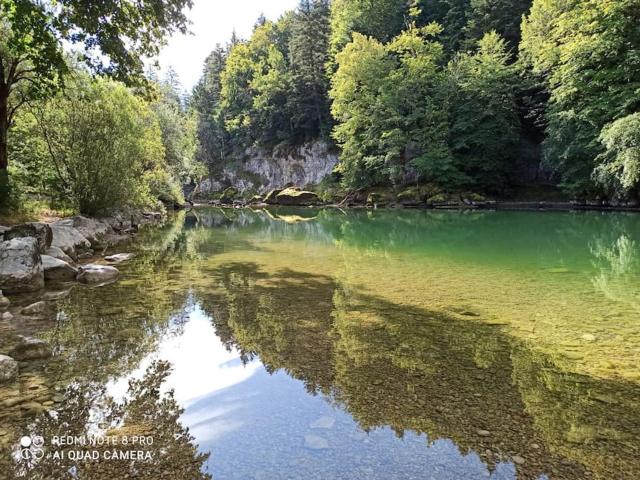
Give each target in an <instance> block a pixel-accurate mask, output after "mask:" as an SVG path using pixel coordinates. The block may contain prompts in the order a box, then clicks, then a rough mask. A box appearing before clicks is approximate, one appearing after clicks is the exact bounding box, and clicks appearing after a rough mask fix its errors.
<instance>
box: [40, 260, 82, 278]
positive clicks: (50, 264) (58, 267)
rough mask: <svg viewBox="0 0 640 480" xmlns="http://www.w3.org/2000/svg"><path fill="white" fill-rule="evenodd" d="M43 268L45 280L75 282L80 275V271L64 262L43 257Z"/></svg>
mask: <svg viewBox="0 0 640 480" xmlns="http://www.w3.org/2000/svg"><path fill="white" fill-rule="evenodd" d="M41 258H42V267H43V268H44V279H45V280H53V281H67V280H73V279H75V278H76V275H77V274H78V269H77V268H75V267H74V266H72V265H69V264H68V263H67V262H65V261H64V260H59V259H57V258H53V257H50V256H49V255H42V257H41Z"/></svg>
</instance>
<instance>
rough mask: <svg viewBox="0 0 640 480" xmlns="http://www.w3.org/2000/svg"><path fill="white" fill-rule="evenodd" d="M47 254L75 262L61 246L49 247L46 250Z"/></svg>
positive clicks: (68, 261)
mask: <svg viewBox="0 0 640 480" xmlns="http://www.w3.org/2000/svg"><path fill="white" fill-rule="evenodd" d="M44 254H45V255H49V256H50V257H53V258H57V259H58V260H62V261H64V262H67V263H73V259H72V258H71V257H70V256H69V255H67V254H66V253H64V252H63V251H62V250H61V249H60V247H49V248H47V251H46V252H44Z"/></svg>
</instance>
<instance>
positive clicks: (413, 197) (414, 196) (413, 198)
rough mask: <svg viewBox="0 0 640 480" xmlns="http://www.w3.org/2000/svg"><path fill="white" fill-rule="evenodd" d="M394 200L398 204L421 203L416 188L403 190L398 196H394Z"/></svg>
mask: <svg viewBox="0 0 640 480" xmlns="http://www.w3.org/2000/svg"><path fill="white" fill-rule="evenodd" d="M396 199H397V200H398V201H399V202H420V201H422V198H421V192H420V189H419V188H418V187H410V188H407V189H405V190H403V191H402V192H400V193H399V194H398V195H396Z"/></svg>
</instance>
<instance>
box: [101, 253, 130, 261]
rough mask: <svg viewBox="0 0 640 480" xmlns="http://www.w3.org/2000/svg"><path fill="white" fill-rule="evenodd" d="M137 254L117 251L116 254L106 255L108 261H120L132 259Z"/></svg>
mask: <svg viewBox="0 0 640 480" xmlns="http://www.w3.org/2000/svg"><path fill="white" fill-rule="evenodd" d="M134 256H135V255H134V254H133V253H116V254H115V255H109V256H107V257H104V259H105V260H106V261H107V262H111V263H120V262H126V261H127V260H131V259H132V258H133V257H134Z"/></svg>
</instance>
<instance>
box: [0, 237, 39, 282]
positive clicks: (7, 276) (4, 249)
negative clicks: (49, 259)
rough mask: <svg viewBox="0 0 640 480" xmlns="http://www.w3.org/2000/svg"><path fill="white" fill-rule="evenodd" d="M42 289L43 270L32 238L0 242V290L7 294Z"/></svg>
mask: <svg viewBox="0 0 640 480" xmlns="http://www.w3.org/2000/svg"><path fill="white" fill-rule="evenodd" d="M42 287H44V270H43V268H42V261H41V260H40V252H39V250H38V240H37V239H36V238H33V237H27V238H13V239H11V240H7V241H4V242H0V289H2V290H3V291H5V292H8V293H20V292H35V291H37V290H40V289H41V288H42Z"/></svg>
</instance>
